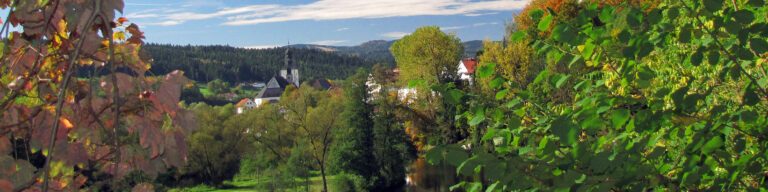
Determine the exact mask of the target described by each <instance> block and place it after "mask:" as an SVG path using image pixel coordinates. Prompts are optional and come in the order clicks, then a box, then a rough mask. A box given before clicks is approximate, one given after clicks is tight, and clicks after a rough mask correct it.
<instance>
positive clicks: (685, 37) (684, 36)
mask: <svg viewBox="0 0 768 192" xmlns="http://www.w3.org/2000/svg"><path fill="white" fill-rule="evenodd" d="M677 40H678V41H680V43H690V42H691V27H690V26H689V25H685V26H683V27H682V28H680V33H679V34H677Z"/></svg>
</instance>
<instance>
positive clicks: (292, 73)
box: [280, 48, 300, 87]
mask: <svg viewBox="0 0 768 192" xmlns="http://www.w3.org/2000/svg"><path fill="white" fill-rule="evenodd" d="M283 62H284V64H283V69H282V70H280V76H282V77H283V78H285V80H288V82H290V83H293V84H294V85H296V87H298V86H299V85H300V83H299V68H298V67H297V66H296V64H295V63H294V62H293V54H292V53H291V48H286V49H285V58H283Z"/></svg>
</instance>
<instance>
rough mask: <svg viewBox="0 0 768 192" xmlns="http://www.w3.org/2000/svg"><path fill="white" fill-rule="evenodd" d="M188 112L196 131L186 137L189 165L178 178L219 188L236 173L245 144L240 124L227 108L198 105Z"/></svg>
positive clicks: (238, 118)
mask: <svg viewBox="0 0 768 192" xmlns="http://www.w3.org/2000/svg"><path fill="white" fill-rule="evenodd" d="M191 109H192V110H193V111H194V112H195V114H196V116H197V119H198V120H199V121H198V123H199V125H200V129H199V130H198V131H196V132H194V133H192V135H191V136H190V139H189V140H190V143H189V149H190V155H189V165H188V166H187V167H186V168H185V169H183V170H182V174H184V175H185V176H186V177H192V178H193V179H194V180H196V182H200V183H205V184H208V185H213V186H220V185H221V184H222V183H223V182H224V181H225V180H229V179H232V178H233V177H234V176H235V174H237V172H238V171H239V170H240V159H241V158H242V155H243V147H244V146H245V144H248V141H247V137H246V135H245V129H243V127H244V126H242V125H240V124H242V123H243V121H241V120H242V119H241V117H240V116H235V113H234V110H235V109H234V107H233V106H232V105H231V104H229V105H226V106H222V107H211V106H208V105H205V104H201V103H198V104H195V105H193V106H191ZM231 117H233V118H231Z"/></svg>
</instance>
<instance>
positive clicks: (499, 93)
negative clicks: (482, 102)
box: [496, 89, 509, 100]
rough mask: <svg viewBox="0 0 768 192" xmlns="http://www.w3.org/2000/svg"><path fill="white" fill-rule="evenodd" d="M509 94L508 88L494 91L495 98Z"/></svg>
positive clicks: (499, 98) (502, 97) (498, 98)
mask: <svg viewBox="0 0 768 192" xmlns="http://www.w3.org/2000/svg"><path fill="white" fill-rule="evenodd" d="M507 94H509V89H504V90H501V91H499V92H497V93H496V100H502V99H504V98H505V97H507Z"/></svg>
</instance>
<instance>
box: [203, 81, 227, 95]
mask: <svg viewBox="0 0 768 192" xmlns="http://www.w3.org/2000/svg"><path fill="white" fill-rule="evenodd" d="M206 86H207V87H208V90H210V91H211V92H212V93H213V94H222V93H227V92H229V83H227V82H224V81H222V80H221V79H214V80H213V81H210V82H208V84H206Z"/></svg>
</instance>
